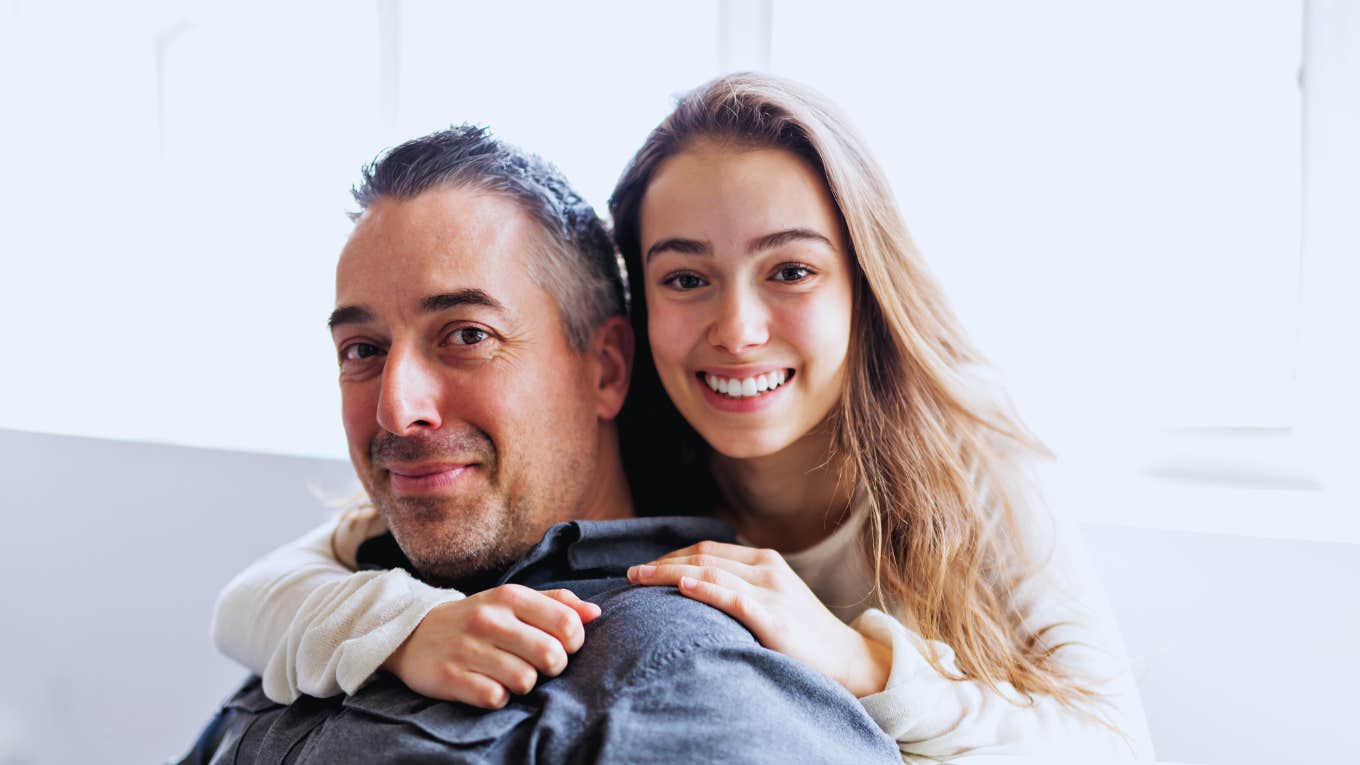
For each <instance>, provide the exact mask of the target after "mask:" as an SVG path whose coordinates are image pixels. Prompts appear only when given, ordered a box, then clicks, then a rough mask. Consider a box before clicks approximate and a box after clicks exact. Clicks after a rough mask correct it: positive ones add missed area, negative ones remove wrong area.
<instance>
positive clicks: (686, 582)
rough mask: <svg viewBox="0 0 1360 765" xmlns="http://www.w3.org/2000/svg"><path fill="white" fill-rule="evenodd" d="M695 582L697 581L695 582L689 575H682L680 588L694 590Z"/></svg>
mask: <svg viewBox="0 0 1360 765" xmlns="http://www.w3.org/2000/svg"><path fill="white" fill-rule="evenodd" d="M694 584H695V582H694V580H693V579H690V578H689V577H687V576H682V577H680V589H682V590H692V589H694Z"/></svg>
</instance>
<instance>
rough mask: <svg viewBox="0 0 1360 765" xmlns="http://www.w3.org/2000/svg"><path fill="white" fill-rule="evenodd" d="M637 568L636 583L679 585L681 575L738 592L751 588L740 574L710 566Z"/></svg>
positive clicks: (680, 565) (673, 565)
mask: <svg viewBox="0 0 1360 765" xmlns="http://www.w3.org/2000/svg"><path fill="white" fill-rule="evenodd" d="M637 568H638V571H637V577H638V578H637V582H636V583H637V584H645V585H667V584H668V585H671V586H679V585H680V579H681V577H689V578H691V579H696V580H698V581H701V582H707V583H709V584H714V585H717V586H719V587H726V588H727V589H729V590H736V591H739V592H745V591H747V590H749V589H750V588H751V584H750V583H749V582H747V581H746V580H745V579H743V578H741V577H740V576H737V575H736V574H734V573H732V572H730V571H726V570H724V569H721V568H715V567H712V566H686V565H682V564H670V563H663V564H661V565H659V566H638V567H637Z"/></svg>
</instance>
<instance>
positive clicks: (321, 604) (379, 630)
mask: <svg viewBox="0 0 1360 765" xmlns="http://www.w3.org/2000/svg"><path fill="white" fill-rule="evenodd" d="M385 528H386V527H385V526H383V525H382V523H381V520H380V519H378V518H377V517H376V516H375V515H373V514H368V515H363V514H358V515H350V516H347V517H345V518H343V519H341V521H340V522H339V525H338V526H337V525H336V524H335V523H327V524H325V525H323V526H320V527H318V528H316V529H314V530H312V531H311V532H309V533H308V534H307V535H305V536H303V537H302V538H300V539H298V540H296V541H294V542H291V543H289V544H287V545H284V546H283V547H281V548H279V549H277V550H275V551H274V552H272V553H270V554H269V555H266V556H265V557H264V558H262V559H260V560H259V561H256V562H255V563H254V564H252V565H251V566H250V567H249V568H247V569H246V570H245V571H243V572H242V573H241V574H240V575H238V576H237V577H236V578H235V579H233V580H232V581H231V582H230V583H229V584H228V585H227V587H226V589H224V590H223V591H222V594H221V595H220V596H219V597H218V600H217V606H216V608H215V610H214V613H213V628H212V632H213V640H214V642H215V643H216V644H217V647H218V650H220V651H221V652H222V653H223V654H225V655H227V656H229V657H230V658H232V659H235V660H236V661H238V662H240V663H241V664H244V665H245V666H246V668H248V669H250V670H251V671H254V672H256V673H258V674H259V675H260V676H261V678H262V679H263V689H264V692H265V695H267V696H268V697H269V698H270V699H272V700H274V701H276V702H279V703H291V702H292V701H294V700H296V699H297V697H298V696H300V695H302V694H307V695H310V696H334V695H336V694H339V693H342V692H343V693H353V692H355V691H356V690H358V689H359V688H360V687H361V686H363V685H364V684H365V683H367V682H368V680H369V679H370V678H371V677H372V676H373V674H374V673H375V672H377V671H378V670H379V669H386V670H388V671H390V672H392V673H393V674H395V675H396V676H397V677H398V678H400V679H401V681H402V682H403V683H405V684H406V685H407V686H408V687H410V688H411V689H412V690H415V691H417V692H418V693H421V694H424V695H426V696H429V697H431V698H439V699H446V700H450V701H461V702H464V703H467V704H471V705H473V706H479V707H484V708H496V707H500V706H503V705H504V704H505V703H506V702H507V701H508V700H509V695H510V694H511V693H526V692H528V691H529V690H530V689H531V688H533V686H534V683H536V682H537V681H538V678H539V675H540V674H542V675H547V676H553V675H557V674H558V673H560V672H561V671H562V670H563V669H565V668H566V665H567V657H568V655H569V654H572V653H575V652H576V651H577V650H578V649H579V648H580V647H581V643H582V641H583V640H584V639H585V629H584V625H585V624H586V623H588V622H590V621H591V620H593V619H594V618H595V617H597V616H599V613H600V612H599V608H598V607H597V606H595V605H594V604H593V603H587V602H585V601H582V600H581V599H580V598H578V597H576V595H575V594H573V593H571V592H570V591H567V590H551V591H548V592H538V591H536V590H531V589H529V588H526V587H521V586H519V585H514V584H507V585H501V586H499V587H494V588H492V589H489V590H484V591H482V592H479V593H477V594H475V595H473V596H471V597H467V598H465V597H464V596H463V594H462V593H460V592H458V591H456V590H448V589H441V588H438V587H433V586H430V585H428V584H425V583H424V582H421V581H420V580H418V579H416V578H414V577H412V576H411V575H410V574H408V573H407V572H405V571H403V570H400V569H392V570H387V571H359V572H355V571H352V570H351V569H350V568H349V567H348V566H346V565H345V564H342V563H341V562H340V560H345V561H346V562H348V564H349V565H351V566H352V565H354V563H353V562H354V558H355V552H356V551H357V549H358V546H359V543H360V542H362V541H363V540H364V539H367V538H369V537H371V536H373V535H375V534H378V533H382V532H383V531H384V530H385Z"/></svg>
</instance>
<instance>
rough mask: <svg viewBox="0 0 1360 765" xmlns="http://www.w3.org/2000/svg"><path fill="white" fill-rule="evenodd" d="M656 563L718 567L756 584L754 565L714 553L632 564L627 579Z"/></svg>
mask: <svg viewBox="0 0 1360 765" xmlns="http://www.w3.org/2000/svg"><path fill="white" fill-rule="evenodd" d="M658 565H664V566H693V567H695V568H720V569H722V570H723V571H726V572H728V573H731V574H736V575H737V576H739V577H741V578H742V579H745V580H746V581H748V582H750V583H752V584H756V583H757V578H756V567H755V566H750V565H747V564H745V563H739V562H737V561H734V560H732V559H730V558H720V557H717V556H714V555H682V556H677V557H674V558H662V559H661V560H659V561H657V562H655V563H648V564H645V565H643V566H633V567H631V568H630V569H629V570H628V574H629V577H628V578H629V579H630V580H632V579H633V576H634V571H637V572H639V573H642V572H644V571H647V570H653V571H654V570H655V569H656V567H657V566H658ZM649 567H650V568H649Z"/></svg>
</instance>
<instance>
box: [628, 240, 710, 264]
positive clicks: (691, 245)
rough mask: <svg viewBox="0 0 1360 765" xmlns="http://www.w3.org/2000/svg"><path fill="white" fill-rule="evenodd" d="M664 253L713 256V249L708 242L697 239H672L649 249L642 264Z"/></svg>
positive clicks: (662, 241) (660, 242)
mask: <svg viewBox="0 0 1360 765" xmlns="http://www.w3.org/2000/svg"><path fill="white" fill-rule="evenodd" d="M663 252H677V253H679V254H681V255H712V254H713V248H712V247H710V246H709V244H708V242H701V241H699V240H697V239H681V238H679V237H672V238H670V239H662V240H661V241H659V242H657V243H656V244H654V245H652V246H651V247H648V248H647V255H646V256H645V257H643V259H642V262H644V263H645V262H647V261H648V260H651V259H652V256H653V255H657V254H659V253H663Z"/></svg>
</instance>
